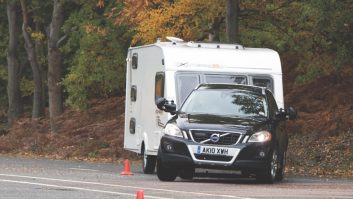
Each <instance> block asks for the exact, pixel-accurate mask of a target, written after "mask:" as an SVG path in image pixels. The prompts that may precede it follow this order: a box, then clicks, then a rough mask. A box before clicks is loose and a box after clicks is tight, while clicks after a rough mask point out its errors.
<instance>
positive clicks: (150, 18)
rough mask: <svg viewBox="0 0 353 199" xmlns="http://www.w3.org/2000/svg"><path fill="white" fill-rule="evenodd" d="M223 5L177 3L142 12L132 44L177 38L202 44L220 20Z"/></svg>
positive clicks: (207, 0)
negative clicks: (218, 19) (200, 41)
mask: <svg viewBox="0 0 353 199" xmlns="http://www.w3.org/2000/svg"><path fill="white" fill-rule="evenodd" d="M224 10H225V5H224V2H223V1H213V0H179V1H175V3H168V2H164V3H161V4H160V5H159V7H158V8H155V9H146V10H144V11H142V12H140V13H138V15H137V16H136V19H135V21H136V22H138V23H137V24H136V25H137V27H136V31H137V34H136V35H135V36H134V38H133V41H132V42H133V44H135V43H137V42H139V41H141V42H143V43H151V42H154V41H155V40H156V39H157V38H164V37H165V36H177V37H181V38H183V39H185V40H202V39H203V38H205V34H208V32H209V28H210V27H211V26H212V24H213V23H214V22H215V21H216V20H215V18H217V17H220V16H224Z"/></svg>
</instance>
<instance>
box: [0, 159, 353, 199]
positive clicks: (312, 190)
mask: <svg viewBox="0 0 353 199" xmlns="http://www.w3.org/2000/svg"><path fill="white" fill-rule="evenodd" d="M122 170H123V168H122V165H117V164H98V163H84V162H75V161H57V160H33V159H22V158H12V157H0V199H3V198H26V199H27V198H29V199H32V198H33V199H42V198H45V199H46V198H130V199H131V198H136V192H137V191H139V190H143V191H144V198H155V199H162V198H200V199H201V198H202V199H208V198H235V199H245V198H324V199H333V198H335V199H336V198H337V199H338V198H352V199H353V179H350V180H339V179H326V178H303V177H287V178H285V179H284V181H283V182H281V183H276V184H273V185H266V184H257V183H256V182H255V181H254V180H253V179H240V178H235V179H224V178H223V179H221V178H196V179H194V180H192V181H186V180H181V179H179V178H178V179H177V180H176V181H175V182H160V181H159V180H158V178H157V176H156V175H145V174H142V172H141V169H140V165H137V164H136V165H132V172H133V173H134V175H133V176H120V175H119V174H120V172H121V171H122Z"/></svg>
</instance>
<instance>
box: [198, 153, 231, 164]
mask: <svg viewBox="0 0 353 199" xmlns="http://www.w3.org/2000/svg"><path fill="white" fill-rule="evenodd" d="M195 158H196V159H198V160H210V161H222V162H229V161H230V160H232V158H233V157H231V156H224V155H222V156H216V155H199V154H195Z"/></svg>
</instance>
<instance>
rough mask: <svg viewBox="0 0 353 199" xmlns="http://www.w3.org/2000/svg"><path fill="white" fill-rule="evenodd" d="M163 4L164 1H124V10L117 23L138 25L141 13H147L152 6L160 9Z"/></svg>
mask: <svg viewBox="0 0 353 199" xmlns="http://www.w3.org/2000/svg"><path fill="white" fill-rule="evenodd" d="M162 2H163V1H162V0H124V8H123V10H122V11H121V12H120V13H119V15H118V17H117V18H116V20H115V23H116V24H122V23H129V24H134V23H137V21H136V19H137V16H138V15H139V13H141V12H144V11H146V10H147V9H148V8H149V7H152V6H156V7H158V5H160V4H162ZM112 11H113V10H112Z"/></svg>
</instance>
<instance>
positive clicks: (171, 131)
mask: <svg viewBox="0 0 353 199" xmlns="http://www.w3.org/2000/svg"><path fill="white" fill-rule="evenodd" d="M164 132H165V134H168V135H171V136H175V137H181V138H182V137H183V134H182V133H181V130H180V129H179V128H178V127H177V126H176V125H175V124H167V126H166V127H165V129H164Z"/></svg>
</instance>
